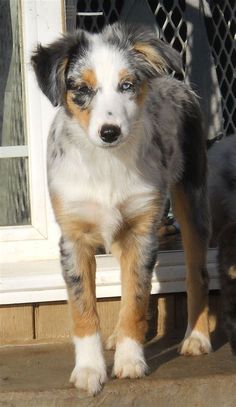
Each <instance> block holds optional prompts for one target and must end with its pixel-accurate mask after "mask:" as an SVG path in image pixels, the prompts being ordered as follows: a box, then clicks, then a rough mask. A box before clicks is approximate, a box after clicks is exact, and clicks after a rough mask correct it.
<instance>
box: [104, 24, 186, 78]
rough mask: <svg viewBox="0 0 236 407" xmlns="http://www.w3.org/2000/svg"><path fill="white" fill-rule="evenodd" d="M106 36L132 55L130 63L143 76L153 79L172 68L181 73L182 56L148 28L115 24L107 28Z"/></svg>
mask: <svg viewBox="0 0 236 407" xmlns="http://www.w3.org/2000/svg"><path fill="white" fill-rule="evenodd" d="M104 34H105V35H106V37H108V40H109V41H110V42H112V43H116V44H117V46H118V47H119V48H121V49H125V50H128V51H129V52H130V53H131V55H130V56H131V58H130V61H131V63H132V64H133V65H134V67H135V66H136V67H138V68H139V69H140V70H141V72H142V73H143V75H144V76H145V77H148V78H153V77H156V76H158V75H160V74H161V73H163V72H164V71H165V70H166V68H170V69H172V70H174V71H176V72H178V73H181V69H182V61H181V56H180V54H179V53H178V52H177V51H175V50H174V49H173V48H171V46H170V45H168V44H166V43H164V42H163V41H161V40H159V39H158V38H157V33H156V32H155V31H154V30H152V29H150V28H149V27H146V26H140V25H135V24H128V25H127V24H122V23H115V24H113V25H112V26H110V28H109V26H108V27H107V28H105V30H104Z"/></svg>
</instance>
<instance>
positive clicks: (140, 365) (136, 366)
mask: <svg viewBox="0 0 236 407" xmlns="http://www.w3.org/2000/svg"><path fill="white" fill-rule="evenodd" d="M147 371H148V367H147V364H146V362H145V358H144V354H143V347H142V345H140V344H139V343H137V342H136V341H134V340H133V339H131V338H124V339H123V341H122V342H120V343H117V346H116V353H115V362H114V367H113V375H114V376H116V377H118V378H120V379H123V378H126V377H129V378H131V379H134V378H138V377H143V376H145V374H146V373H147Z"/></svg>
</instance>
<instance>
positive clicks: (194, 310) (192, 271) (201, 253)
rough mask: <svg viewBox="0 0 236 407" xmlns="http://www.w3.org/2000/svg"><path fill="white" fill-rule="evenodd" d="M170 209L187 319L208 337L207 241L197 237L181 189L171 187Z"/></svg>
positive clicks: (193, 328)
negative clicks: (180, 250)
mask: <svg viewBox="0 0 236 407" xmlns="http://www.w3.org/2000/svg"><path fill="white" fill-rule="evenodd" d="M172 197H173V206H174V212H175V214H176V217H177V220H178V221H179V223H180V227H181V234H182V240H183V246H184V251H185V259H186V265H187V293H188V321H189V324H190V326H191V329H192V330H197V331H199V332H200V333H202V334H203V335H205V336H206V337H207V338H209V324H208V281H207V272H206V255H207V243H206V242H204V241H203V240H202V239H201V236H199V234H198V232H197V230H196V227H195V226H194V225H193V222H192V220H191V208H190V205H189V202H188V197H187V196H186V194H185V192H184V189H183V187H182V186H181V185H177V186H175V187H174V188H173V190H172Z"/></svg>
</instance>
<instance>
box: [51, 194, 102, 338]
mask: <svg viewBox="0 0 236 407" xmlns="http://www.w3.org/2000/svg"><path fill="white" fill-rule="evenodd" d="M51 201H52V206H53V209H54V212H55V216H56V219H57V222H58V223H59V225H60V228H61V230H62V234H63V236H65V237H66V238H67V239H69V240H70V241H72V242H74V261H75V274H76V275H79V276H81V279H82V283H81V284H82V290H81V294H80V295H79V298H78V299H76V298H74V296H73V290H72V289H71V288H70V287H67V288H68V295H69V303H70V308H71V315H72V320H73V333H74V335H76V336H79V337H81V336H85V335H92V334H93V333H94V332H96V331H97V330H98V329H99V319H98V315H97V310H96V292H95V291H96V290H95V273H96V261H95V250H96V248H97V247H98V246H99V245H101V244H103V241H102V237H101V235H100V233H99V232H98V228H97V226H96V225H94V224H90V223H89V222H84V221H81V220H80V219H78V218H76V217H75V216H72V215H70V214H68V213H67V212H66V209H65V207H64V205H63V201H62V200H61V199H60V198H58V197H57V196H55V195H53V196H52V195H51ZM74 288H76V287H74Z"/></svg>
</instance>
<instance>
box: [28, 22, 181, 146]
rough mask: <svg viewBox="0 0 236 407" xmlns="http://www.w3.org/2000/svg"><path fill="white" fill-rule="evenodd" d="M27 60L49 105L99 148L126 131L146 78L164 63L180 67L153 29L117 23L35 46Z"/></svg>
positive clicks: (149, 79) (117, 140)
mask: <svg viewBox="0 0 236 407" xmlns="http://www.w3.org/2000/svg"><path fill="white" fill-rule="evenodd" d="M32 64H33V67H34V70H35V73H36V77H37V80H38V83H39V86H40V88H41V90H42V91H43V93H44V94H45V95H46V96H47V97H48V98H49V100H50V101H51V102H52V104H53V105H54V106H57V105H62V106H64V108H65V110H66V111H67V113H68V114H69V115H70V116H72V117H73V118H74V119H75V120H76V121H77V122H78V123H79V124H80V126H81V127H82V128H83V129H84V131H85V136H86V137H88V138H89V139H90V141H91V142H92V143H94V144H96V145H98V146H100V147H104V148H105V147H115V146H117V145H118V144H120V143H122V142H123V141H125V140H126V139H127V138H128V137H129V136H131V134H132V131H131V130H132V128H133V126H134V125H135V123H138V121H139V118H140V115H141V110H142V107H143V105H144V104H145V100H146V97H147V94H148V90H149V87H150V84H151V82H152V80H153V79H154V78H157V77H158V76H160V75H163V74H165V71H166V68H167V67H169V68H171V69H174V70H175V71H177V72H180V71H181V60H180V56H179V54H178V53H177V52H176V51H174V50H173V49H172V48H171V47H170V46H168V45H167V44H164V43H163V42H162V41H160V40H158V39H157V38H156V34H155V32H153V31H151V30H149V29H147V28H144V29H143V28H139V27H136V26H128V25H123V24H120V23H116V24H113V25H111V26H107V27H106V28H105V29H104V30H103V31H102V32H101V33H100V34H89V33H87V32H85V31H82V30H78V31H76V32H75V33H74V34H73V35H71V34H68V35H65V36H64V37H62V38H61V39H59V40H58V41H56V42H54V43H52V44H51V45H49V46H47V47H42V46H41V45H39V46H38V48H37V49H36V51H35V52H34V54H33V55H32Z"/></svg>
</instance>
